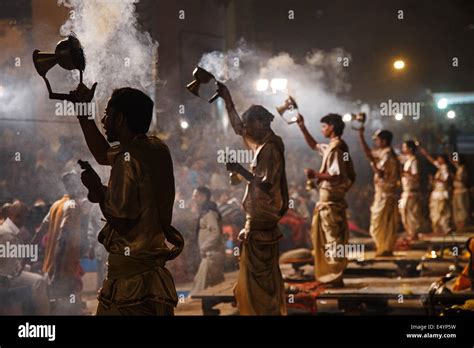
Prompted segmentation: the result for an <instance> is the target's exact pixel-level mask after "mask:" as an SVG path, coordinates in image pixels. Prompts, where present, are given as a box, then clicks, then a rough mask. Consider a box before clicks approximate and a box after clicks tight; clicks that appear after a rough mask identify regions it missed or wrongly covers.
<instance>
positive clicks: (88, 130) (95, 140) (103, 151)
mask: <svg viewBox="0 0 474 348" xmlns="http://www.w3.org/2000/svg"><path fill="white" fill-rule="evenodd" d="M96 86H97V83H94V85H93V86H92V88H91V89H89V88H87V87H86V86H85V85H84V84H80V85H79V86H78V87H77V89H76V90H75V91H72V92H71V93H70V94H71V96H72V97H73V99H74V102H76V103H90V102H91V101H92V98H93V97H94V93H95V88H96ZM77 118H78V119H79V124H80V125H81V129H82V133H84V138H85V139H86V144H87V147H88V148H89V151H90V152H91V153H92V155H93V156H94V158H95V160H96V161H97V163H99V164H101V165H109V162H108V160H107V150H108V149H109V148H110V145H109V143H108V142H107V140H106V139H105V137H104V136H103V135H102V133H101V132H100V131H99V128H97V124H96V123H95V121H94V119H89V118H88V117H82V116H78V117H77Z"/></svg>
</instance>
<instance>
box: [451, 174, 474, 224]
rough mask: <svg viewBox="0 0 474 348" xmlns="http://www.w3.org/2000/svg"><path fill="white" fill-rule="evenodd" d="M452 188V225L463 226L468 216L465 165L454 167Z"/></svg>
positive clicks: (467, 189)
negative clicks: (454, 173)
mask: <svg viewBox="0 0 474 348" xmlns="http://www.w3.org/2000/svg"><path fill="white" fill-rule="evenodd" d="M453 186H454V190H453V218H454V223H455V224H456V225H457V226H464V225H466V224H467V223H468V221H469V214H470V204H469V188H468V177H467V170H466V166H465V165H457V166H456V175H455V176H454V182H453Z"/></svg>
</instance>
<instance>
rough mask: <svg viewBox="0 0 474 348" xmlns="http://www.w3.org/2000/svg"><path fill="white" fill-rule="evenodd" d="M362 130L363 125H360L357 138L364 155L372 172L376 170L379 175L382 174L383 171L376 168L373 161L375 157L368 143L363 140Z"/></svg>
mask: <svg viewBox="0 0 474 348" xmlns="http://www.w3.org/2000/svg"><path fill="white" fill-rule="evenodd" d="M364 130H365V129H364V127H361V128H360V129H359V140H360V144H361V146H362V150H363V151H364V154H365V157H366V158H367V160H368V161H369V163H370V166H371V167H372V169H373V170H374V172H376V173H377V174H378V175H379V176H383V171H382V170H380V169H378V168H377V164H376V163H375V158H374V156H373V155H372V151H371V150H370V147H369V145H368V144H367V142H366V141H365V137H364Z"/></svg>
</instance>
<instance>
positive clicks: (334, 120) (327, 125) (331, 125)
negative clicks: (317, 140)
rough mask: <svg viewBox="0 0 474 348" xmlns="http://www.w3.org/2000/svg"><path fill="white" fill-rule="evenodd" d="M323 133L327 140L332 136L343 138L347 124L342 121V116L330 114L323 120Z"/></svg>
mask: <svg viewBox="0 0 474 348" xmlns="http://www.w3.org/2000/svg"><path fill="white" fill-rule="evenodd" d="M321 123H322V124H321V133H323V135H324V136H325V137H326V138H331V137H332V136H341V135H342V134H343V133H344V127H345V126H346V124H345V123H344V121H343V120H342V116H341V115H338V114H328V115H326V116H324V117H323V118H321Z"/></svg>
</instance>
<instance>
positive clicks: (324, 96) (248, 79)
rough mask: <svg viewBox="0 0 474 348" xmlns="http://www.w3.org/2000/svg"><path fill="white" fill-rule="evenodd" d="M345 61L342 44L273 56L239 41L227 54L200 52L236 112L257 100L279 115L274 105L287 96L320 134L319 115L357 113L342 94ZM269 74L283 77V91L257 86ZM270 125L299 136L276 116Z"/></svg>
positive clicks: (344, 90) (345, 88)
mask: <svg viewBox="0 0 474 348" xmlns="http://www.w3.org/2000/svg"><path fill="white" fill-rule="evenodd" d="M344 59H348V60H350V59H351V57H350V54H349V53H347V52H345V51H344V50H343V49H342V48H335V49H333V50H330V51H323V50H319V49H314V50H312V51H310V52H308V53H307V54H306V55H302V56H299V57H295V56H294V55H291V54H290V53H286V52H281V53H278V54H276V55H272V54H271V53H270V52H268V51H264V50H262V49H259V48H256V47H252V46H251V45H249V44H248V43H246V42H245V41H240V42H239V44H238V45H237V48H235V49H232V50H229V51H227V52H211V53H206V54H204V55H203V56H202V58H201V60H200V62H199V66H201V67H203V68H204V69H206V70H208V71H209V72H211V73H212V74H213V75H214V76H215V77H216V79H217V80H220V81H221V82H225V83H226V84H227V86H228V87H229V89H230V91H231V94H232V95H233V97H234V101H235V103H236V107H237V108H238V110H239V111H243V110H244V109H246V108H247V107H249V106H250V105H251V104H261V105H263V106H265V107H266V108H268V110H270V111H271V112H273V113H274V114H275V115H276V117H277V118H278V117H279V116H278V115H277V114H276V112H275V107H276V106H279V105H282V104H283V102H284V100H285V99H286V98H287V96H288V95H291V96H292V97H294V98H295V100H296V102H297V103H298V107H299V112H300V113H301V114H303V115H304V116H305V118H306V120H307V121H308V127H309V128H310V129H313V130H314V131H315V133H316V134H319V131H317V129H318V128H319V119H320V118H321V117H322V116H324V115H325V114H328V113H331V112H336V113H340V114H345V113H348V112H357V111H359V110H356V109H355V105H354V104H353V102H352V101H351V100H349V98H347V97H346V96H345V93H347V92H349V90H350V88H351V86H350V84H349V83H348V82H347V67H345V66H344V62H345V60H344ZM346 61H347V60H346ZM273 78H284V79H287V80H288V85H287V90H285V91H279V92H276V93H272V91H271V88H268V90H267V91H266V92H259V91H257V90H256V81H257V80H258V79H267V80H269V81H270V80H271V79H273ZM273 127H274V128H276V129H277V130H278V131H280V132H281V133H282V134H283V133H287V134H290V133H291V134H292V135H295V136H297V138H298V139H299V138H300V135H299V134H297V133H298V132H299V130H298V129H297V127H296V126H287V125H286V124H285V123H284V122H281V120H278V119H277V120H276V122H274V126H273Z"/></svg>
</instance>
